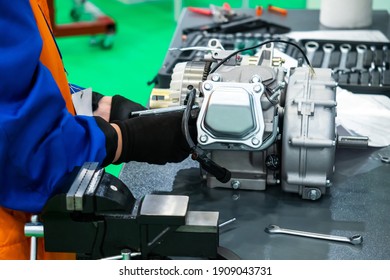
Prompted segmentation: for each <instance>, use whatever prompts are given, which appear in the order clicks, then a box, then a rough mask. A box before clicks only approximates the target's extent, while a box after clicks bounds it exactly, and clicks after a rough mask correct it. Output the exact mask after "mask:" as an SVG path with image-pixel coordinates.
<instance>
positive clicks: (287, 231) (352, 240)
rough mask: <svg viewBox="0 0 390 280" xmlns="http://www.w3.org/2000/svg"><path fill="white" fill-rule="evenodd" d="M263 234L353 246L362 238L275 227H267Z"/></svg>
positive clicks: (359, 236)
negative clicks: (308, 238)
mask: <svg viewBox="0 0 390 280" xmlns="http://www.w3.org/2000/svg"><path fill="white" fill-rule="evenodd" d="M265 232H267V233H279V234H289V235H295V236H303V237H310V238H317V239H324V240H330V241H339V242H346V243H350V244H353V245H358V244H361V243H362V242H363V237H362V236H361V235H354V236H352V237H344V236H337V235H329V234H322V233H315V232H307V231H299V230H293V229H285V228H281V227H279V226H277V225H269V226H268V227H266V228H265Z"/></svg>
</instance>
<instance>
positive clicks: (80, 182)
mask: <svg viewBox="0 0 390 280" xmlns="http://www.w3.org/2000/svg"><path fill="white" fill-rule="evenodd" d="M58 189H60V190H61V191H60V192H59V193H58V194H56V195H55V196H53V197H52V198H51V199H50V200H49V201H48V202H47V204H46V205H45V207H44V209H43V212H42V214H41V219H42V223H43V226H44V239H45V249H46V251H49V252H73V253H76V255H77V258H79V259H100V258H107V257H111V256H115V255H120V254H121V252H122V251H123V250H130V251H132V252H139V253H140V254H139V255H140V256H141V258H143V259H147V258H151V257H153V258H155V257H202V258H204V257H205V258H215V257H217V248H218V246H219V230H218V218H219V213H218V212H208V211H189V210H188V202H189V198H188V197H187V196H181V195H161V194H148V195H146V196H144V197H143V198H141V199H135V198H134V196H133V195H132V193H131V191H130V189H129V188H128V187H127V186H126V185H125V184H124V183H123V182H122V181H121V180H119V179H118V178H117V177H115V176H113V175H111V174H109V173H106V172H105V171H104V169H100V168H99V167H98V164H97V163H94V162H87V163H85V164H84V165H83V166H82V167H78V168H76V169H75V170H74V171H73V172H72V173H71V174H70V175H69V176H66V177H65V178H64V179H63V180H62V181H61V182H60V184H59V186H58Z"/></svg>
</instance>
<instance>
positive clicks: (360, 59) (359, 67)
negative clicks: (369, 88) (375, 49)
mask: <svg viewBox="0 0 390 280" xmlns="http://www.w3.org/2000/svg"><path fill="white" fill-rule="evenodd" d="M356 51H357V61H356V66H355V67H354V68H353V69H352V71H364V70H365V69H364V54H365V53H366V51H367V46H366V45H363V44H360V45H357V46H356Z"/></svg>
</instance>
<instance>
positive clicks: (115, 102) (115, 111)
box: [110, 95, 146, 122]
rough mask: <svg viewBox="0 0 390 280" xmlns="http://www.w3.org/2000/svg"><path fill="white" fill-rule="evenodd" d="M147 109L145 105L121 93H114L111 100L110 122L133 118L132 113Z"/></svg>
mask: <svg viewBox="0 0 390 280" xmlns="http://www.w3.org/2000/svg"><path fill="white" fill-rule="evenodd" d="M143 110H146V108H145V107H144V106H142V105H141V104H139V103H136V102H134V101H131V100H129V99H127V98H125V97H123V96H121V95H114V96H113V97H112V102H111V111H110V122H113V121H121V120H126V119H129V118H131V113H133V112H136V111H143Z"/></svg>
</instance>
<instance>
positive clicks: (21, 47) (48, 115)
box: [0, 0, 106, 213]
mask: <svg viewBox="0 0 390 280" xmlns="http://www.w3.org/2000/svg"><path fill="white" fill-rule="evenodd" d="M0 11H1V12H0V38H1V39H0V205H1V206H3V207H6V208H11V209H15V210H23V211H27V212H31V213H37V212H40V211H41V210H42V208H43V206H44V205H45V203H46V201H47V200H48V198H49V197H51V196H52V195H53V194H54V193H55V192H56V189H55V186H56V184H57V183H58V182H59V180H60V179H61V178H62V177H63V176H64V175H66V174H67V173H69V172H70V171H72V170H73V168H74V167H75V166H81V165H82V164H83V163H84V162H87V161H94V162H99V163H102V162H103V161H104V159H105V157H106V148H105V141H106V140H105V135H104V133H103V132H102V130H101V129H100V128H99V126H98V125H97V123H96V121H95V119H94V118H93V117H85V116H84V117H83V116H73V115H71V114H70V113H68V111H67V109H66V106H65V102H64V100H63V98H62V95H61V93H60V90H59V88H58V86H57V84H56V82H55V81H54V79H53V77H52V76H51V73H50V71H49V70H48V69H47V68H46V67H45V66H44V65H43V64H42V63H41V62H40V60H39V59H40V52H41V49H42V39H41V37H40V33H39V31H38V29H37V27H36V22H35V18H34V15H33V13H32V11H31V7H30V4H29V1H27V0H22V1H17V4H16V3H14V2H13V1H7V0H0Z"/></svg>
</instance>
